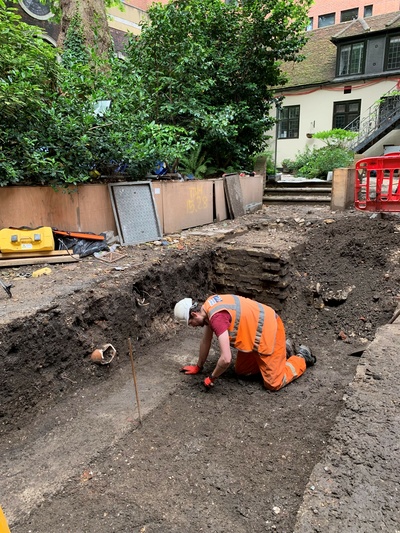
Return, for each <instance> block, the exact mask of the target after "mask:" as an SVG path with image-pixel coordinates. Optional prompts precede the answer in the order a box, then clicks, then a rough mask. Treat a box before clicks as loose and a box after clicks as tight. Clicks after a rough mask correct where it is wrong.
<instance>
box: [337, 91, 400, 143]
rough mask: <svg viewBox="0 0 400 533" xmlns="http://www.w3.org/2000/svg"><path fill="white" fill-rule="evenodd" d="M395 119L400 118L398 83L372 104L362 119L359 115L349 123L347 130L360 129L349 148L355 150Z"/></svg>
mask: <svg viewBox="0 0 400 533" xmlns="http://www.w3.org/2000/svg"><path fill="white" fill-rule="evenodd" d="M394 119H400V91H399V90H398V88H397V85H395V86H394V87H393V88H392V89H390V91H388V92H387V93H386V94H384V95H383V96H382V97H381V98H380V99H379V101H378V102H375V103H374V104H372V106H371V107H369V108H368V109H367V112H366V114H365V116H364V117H363V118H362V120H360V117H358V118H356V119H354V120H353V121H352V122H350V123H349V124H347V126H346V127H345V128H344V129H345V130H348V131H358V135H357V137H355V138H354V139H352V140H351V141H350V143H349V149H350V150H355V149H356V147H357V146H358V145H360V144H361V143H363V142H364V141H366V140H367V139H368V138H370V137H372V138H373V136H374V134H375V133H376V134H378V133H379V132H380V131H383V130H385V129H386V128H387V127H388V126H390V124H391V123H392V122H394Z"/></svg>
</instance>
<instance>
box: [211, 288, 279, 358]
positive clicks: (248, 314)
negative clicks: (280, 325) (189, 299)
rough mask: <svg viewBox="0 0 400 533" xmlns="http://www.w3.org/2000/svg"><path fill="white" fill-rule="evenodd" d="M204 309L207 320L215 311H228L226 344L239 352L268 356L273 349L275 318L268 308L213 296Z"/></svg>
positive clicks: (233, 297)
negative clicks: (229, 318)
mask: <svg viewBox="0 0 400 533" xmlns="http://www.w3.org/2000/svg"><path fill="white" fill-rule="evenodd" d="M203 308H204V310H205V312H206V313H207V316H208V318H209V319H210V318H211V317H212V316H213V315H214V313H218V311H223V310H224V311H228V313H229V314H230V315H231V318H232V320H231V324H230V326H229V329H228V333H229V343H230V345H231V346H233V347H234V348H236V349H237V350H240V351H241V352H253V351H255V352H259V353H261V354H263V355H269V354H271V353H272V352H273V351H274V349H275V338H276V330H277V323H276V317H277V314H276V313H275V311H274V310H273V309H272V308H271V307H268V306H267V305H264V304H260V303H259V302H256V301H254V300H250V299H249V298H244V297H243V296H236V295H234V294H214V295H213V296H210V297H209V298H207V300H206V301H205V302H204V304H203Z"/></svg>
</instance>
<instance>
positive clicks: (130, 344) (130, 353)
mask: <svg viewBox="0 0 400 533" xmlns="http://www.w3.org/2000/svg"><path fill="white" fill-rule="evenodd" d="M128 342H129V355H130V358H131V365H132V376H133V385H134V387H135V395H136V403H137V408H138V413H139V424H140V425H142V416H141V414H140V402H139V393H138V388H137V383H136V372H135V365H134V364H133V353H132V343H131V338H130V337H129V339H128Z"/></svg>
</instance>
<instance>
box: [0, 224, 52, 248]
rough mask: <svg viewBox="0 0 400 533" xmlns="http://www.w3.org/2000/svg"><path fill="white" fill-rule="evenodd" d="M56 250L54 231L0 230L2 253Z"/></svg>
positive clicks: (45, 229)
mask: <svg viewBox="0 0 400 533" xmlns="http://www.w3.org/2000/svg"><path fill="white" fill-rule="evenodd" d="M52 250H54V236H53V230H52V228H50V227H47V226H40V227H39V228H25V227H22V228H3V229H1V230H0V252H1V253H2V254H7V253H12V252H49V251H52Z"/></svg>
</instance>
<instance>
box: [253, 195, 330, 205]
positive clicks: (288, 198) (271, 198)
mask: <svg viewBox="0 0 400 533" xmlns="http://www.w3.org/2000/svg"><path fill="white" fill-rule="evenodd" d="M330 201H331V197H330V195H329V196H316V195H307V196H298V195H297V196H292V195H280V196H278V195H264V196H263V203H264V204H265V203H267V204H268V203H279V202H281V203H302V202H303V203H313V202H314V203H323V202H324V203H327V204H328V203H330Z"/></svg>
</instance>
